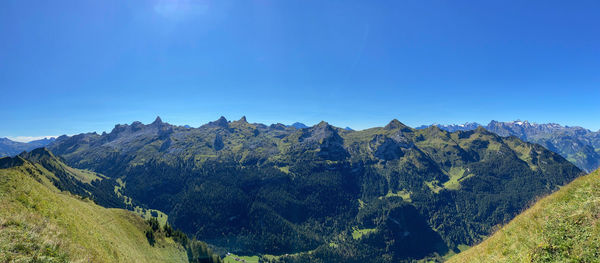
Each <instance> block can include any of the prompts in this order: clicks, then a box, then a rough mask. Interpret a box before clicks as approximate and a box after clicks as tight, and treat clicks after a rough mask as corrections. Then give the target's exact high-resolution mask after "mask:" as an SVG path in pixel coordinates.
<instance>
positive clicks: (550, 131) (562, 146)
mask: <svg viewBox="0 0 600 263" xmlns="http://www.w3.org/2000/svg"><path fill="white" fill-rule="evenodd" d="M433 125H434V126H437V127H439V128H440V129H443V130H447V131H450V132H453V131H467V130H474V129H476V128H477V127H480V126H481V127H484V128H485V129H486V130H488V131H491V132H494V133H496V134H498V135H500V136H516V137H518V138H519V139H521V140H524V141H528V142H533V143H537V144H540V145H542V146H544V147H546V148H547V149H549V150H551V151H554V152H556V153H558V154H560V155H562V156H563V157H565V158H566V159H567V160H569V161H570V162H572V163H574V164H575V165H577V167H579V168H581V169H582V170H584V171H586V172H591V171H593V170H596V169H597V168H598V167H600V131H597V132H593V131H590V130H588V129H585V128H582V127H577V126H574V127H570V126H562V125H560V124H556V123H548V124H537V123H531V122H528V121H520V120H517V121H513V122H498V121H491V122H490V123H489V124H488V125H486V126H483V125H481V124H478V123H474V122H471V123H465V124H460V125H456V124H452V125H441V124H433ZM429 126H431V125H423V126H420V127H418V128H417V129H425V128H427V127H429Z"/></svg>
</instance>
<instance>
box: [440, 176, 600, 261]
mask: <svg viewBox="0 0 600 263" xmlns="http://www.w3.org/2000/svg"><path fill="white" fill-rule="evenodd" d="M599 189H600V171H595V172H593V173H591V174H589V175H586V176H584V177H581V178H579V179H577V180H575V181H573V182H572V183H570V184H569V185H567V186H565V187H563V188H561V189H560V190H559V191H558V192H556V193H554V194H552V195H550V196H548V197H546V198H543V199H541V200H540V201H538V202H537V203H536V204H535V205H534V206H533V207H531V208H530V209H528V210H526V211H525V212H523V213H522V214H520V215H519V216H517V217H516V218H515V219H513V220H512V221H511V222H510V223H509V224H507V225H506V226H504V227H502V228H501V229H500V230H498V231H497V232H496V233H495V234H494V235H492V236H491V237H490V238H488V239H487V240H485V241H484V242H482V243H481V244H479V245H477V246H475V247H472V248H470V249H468V250H467V251H465V252H463V253H460V254H459V255H457V256H454V257H453V258H451V259H450V260H449V261H448V262H598V251H600V228H599V227H598V225H599V223H600V218H599V217H598V215H599V214H600V190H599Z"/></svg>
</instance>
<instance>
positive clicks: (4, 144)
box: [0, 138, 55, 157]
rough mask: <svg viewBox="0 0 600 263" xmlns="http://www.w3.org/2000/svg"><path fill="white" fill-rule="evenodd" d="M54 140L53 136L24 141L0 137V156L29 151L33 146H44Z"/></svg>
mask: <svg viewBox="0 0 600 263" xmlns="http://www.w3.org/2000/svg"><path fill="white" fill-rule="evenodd" d="M54 140H55V139H54V138H50V139H48V138H44V139H41V140H35V141H30V142H27V143H25V142H16V141H12V140H9V139H8V138H0V157H3V156H15V155H17V154H19V153H22V152H24V151H31V150H33V149H35V148H40V147H44V146H46V145H48V144H50V143H51V142H53V141H54Z"/></svg>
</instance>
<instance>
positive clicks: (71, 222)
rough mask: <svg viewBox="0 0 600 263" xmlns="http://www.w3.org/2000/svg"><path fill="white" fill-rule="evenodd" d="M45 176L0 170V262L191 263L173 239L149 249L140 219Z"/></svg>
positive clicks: (24, 169)
mask: <svg viewBox="0 0 600 263" xmlns="http://www.w3.org/2000/svg"><path fill="white" fill-rule="evenodd" d="M45 173H47V171H43V170H41V169H38V168H36V167H34V166H33V165H31V164H28V163H26V164H25V165H23V166H20V167H14V168H10V169H0V262H30V261H32V260H34V259H36V260H38V261H36V262H187V256H186V253H185V250H183V248H182V247H181V246H180V245H179V244H176V243H175V242H173V241H172V240H171V239H169V238H163V239H159V240H158V242H157V243H156V244H155V246H150V245H149V243H148V241H147V239H146V237H145V234H144V230H145V229H146V227H147V226H146V223H145V222H144V221H143V219H142V218H140V217H139V216H137V215H134V214H133V213H131V212H130V211H126V210H122V209H107V208H103V207H100V206H98V205H96V204H94V203H93V202H91V201H89V200H82V199H81V198H79V197H78V196H74V195H71V194H69V193H66V192H61V191H59V190H58V189H56V188H55V187H54V186H52V184H51V183H50V182H49V181H48V180H47V176H51V175H47V174H45Z"/></svg>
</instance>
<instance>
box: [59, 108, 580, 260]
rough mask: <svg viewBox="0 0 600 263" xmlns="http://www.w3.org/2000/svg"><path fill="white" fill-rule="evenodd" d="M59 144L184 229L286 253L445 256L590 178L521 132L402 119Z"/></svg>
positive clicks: (206, 128)
mask: <svg viewBox="0 0 600 263" xmlns="http://www.w3.org/2000/svg"><path fill="white" fill-rule="evenodd" d="M50 147H51V149H52V151H53V152H55V153H56V154H58V155H60V156H61V157H62V158H64V159H65V160H66V161H67V162H68V164H70V165H72V166H75V167H79V168H87V169H92V170H94V171H96V172H100V173H102V174H105V175H106V176H108V177H109V178H110V179H112V180H116V179H119V181H121V182H123V184H122V189H121V190H122V191H123V193H124V194H125V195H127V196H129V197H131V198H133V200H135V201H136V202H139V203H140V204H143V205H145V206H148V207H150V208H155V209H159V210H161V211H164V212H166V213H167V214H168V215H169V220H170V221H171V222H172V223H173V224H174V225H175V226H176V227H178V228H181V229H183V230H184V231H185V232H187V233H190V234H193V235H195V236H196V237H198V238H200V239H202V240H206V241H208V242H209V243H211V244H213V245H216V246H218V247H221V248H223V249H227V250H228V251H233V252H236V253H237V254H260V255H266V254H273V255H280V256H275V257H273V256H270V257H265V258H269V259H271V260H273V261H283V262H309V261H312V262H319V261H321V262H322V261H327V262H331V261H345V262H398V261H409V260H412V259H419V258H425V257H436V256H440V255H444V254H446V253H448V251H450V250H456V248H457V247H458V246H459V245H464V244H466V245H470V244H473V243H475V242H478V241H480V240H481V238H482V237H483V236H485V235H487V234H489V233H490V232H491V231H492V229H493V228H494V226H495V225H497V224H500V223H505V222H507V221H508V220H510V219H511V218H512V217H513V216H514V215H516V214H517V213H518V212H519V211H521V210H522V209H523V208H524V207H525V206H526V205H527V204H528V203H529V202H530V201H531V200H533V199H534V198H535V197H536V196H539V195H543V194H547V193H550V192H551V191H553V190H555V189H557V187H558V186H560V185H563V184H565V183H567V182H570V181H571V180H573V179H574V178H576V177H578V176H579V175H580V174H581V171H580V170H579V169H577V168H576V167H575V166H573V165H572V164H570V163H569V162H568V161H566V160H565V159H564V158H562V157H560V156H559V155H557V154H555V153H553V152H551V151H548V150H546V149H545V148H543V147H541V146H539V145H535V144H530V143H525V142H523V141H521V140H519V139H518V138H516V137H506V138H503V137H500V136H498V135H496V134H494V133H491V132H488V131H486V130H485V129H483V128H478V129H476V130H472V131H459V132H454V133H449V132H447V131H443V130H441V129H439V128H437V127H430V128H427V129H422V130H415V129H412V128H410V127H407V126H405V125H404V124H402V123H400V122H399V121H397V120H393V121H392V122H390V123H389V124H388V125H386V126H385V127H378V128H372V129H367V130H362V131H350V130H344V129H340V128H337V127H333V126H331V125H329V124H327V123H326V122H321V123H319V124H317V125H315V126H313V127H309V128H303V129H296V128H294V127H288V126H285V125H282V124H274V125H270V126H266V125H263V124H252V123H248V122H247V121H246V119H245V118H242V119H240V120H239V121H233V122H229V121H227V120H226V119H225V118H221V119H219V120H217V121H214V122H210V123H208V124H206V125H203V126H201V127H199V128H186V127H182V126H173V125H170V124H167V123H163V122H162V121H161V120H160V118H157V120H156V121H154V122H153V123H152V124H149V125H144V124H142V123H139V122H134V123H132V124H131V125H117V126H115V128H114V129H113V131H111V132H110V133H105V134H101V135H100V134H95V133H89V134H80V135H75V136H72V137H66V136H64V137H60V138H58V139H57V141H56V142H55V143H53V144H52V145H51V146H50ZM286 254H291V255H288V256H284V255H286Z"/></svg>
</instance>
